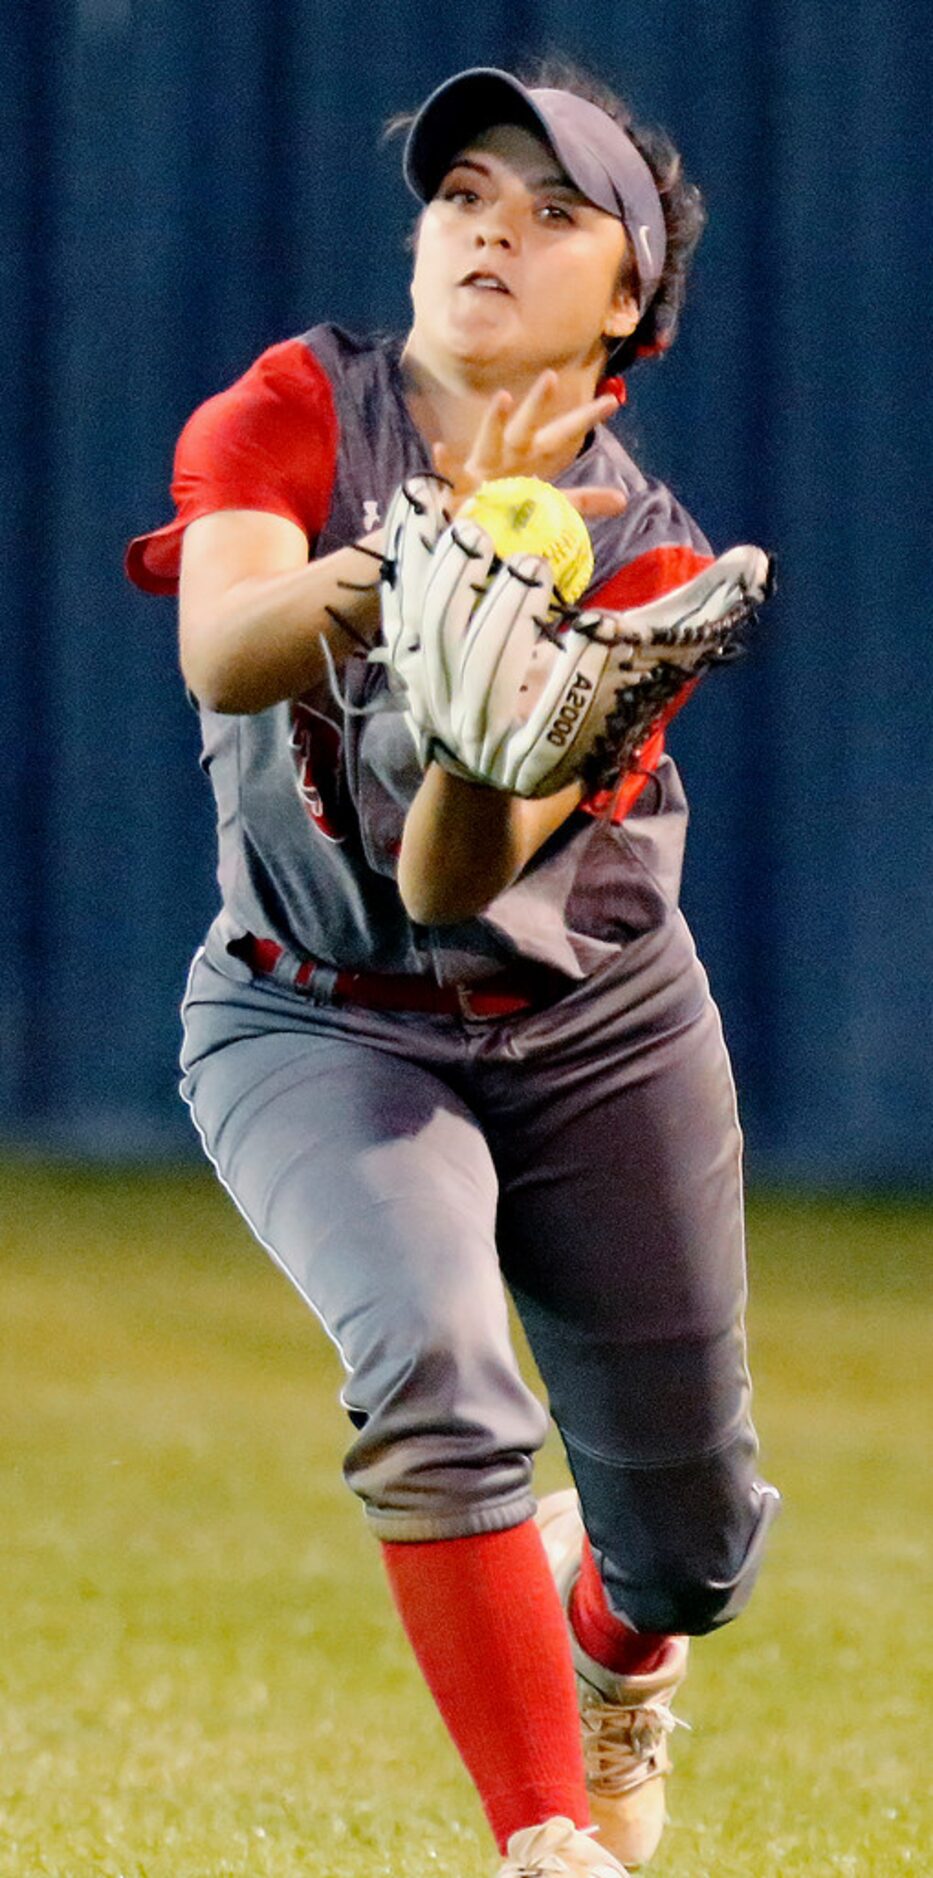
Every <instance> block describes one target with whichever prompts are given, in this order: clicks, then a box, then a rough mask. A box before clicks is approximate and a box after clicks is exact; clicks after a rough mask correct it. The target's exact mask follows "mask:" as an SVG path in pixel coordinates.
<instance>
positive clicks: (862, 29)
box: [0, 0, 933, 1184]
mask: <svg viewBox="0 0 933 1878" xmlns="http://www.w3.org/2000/svg"><path fill="white" fill-rule="evenodd" d="M441 20H442V21H443V26H441V25H440V24H439V22H440V21H441ZM3 31H4V36H5V51H6V55H7V56H6V60H5V66H6V75H5V77H4V82H3V85H2V88H0V96H2V110H3V113H4V119H5V121H4V124H3V129H4V133H5V139H4V143H5V148H6V149H7V150H8V151H17V152H19V153H20V154H19V155H18V156H16V157H15V158H11V159H10V160H8V161H7V163H6V164H5V165H4V174H3V183H2V190H3V196H2V202H3V222H4V227H3V242H2V254H3V268H2V288H3V296H4V303H5V304H4V306H3V330H4V333H5V334H6V336H7V337H6V364H7V367H8V371H7V375H6V385H7V388H6V392H5V396H4V400H3V403H4V416H5V418H6V424H5V426H4V433H3V443H2V450H3V472H4V480H3V488H4V502H3V509H4V518H5V522H6V546H5V583H4V589H5V591H4V627H3V638H4V657H3V660H2V667H0V669H2V685H3V694H2V695H3V712H4V723H5V730H6V734H5V736H4V743H3V748H4V752H5V758H6V791H7V813H6V815H5V817H4V828H5V834H4V840H3V845H2V861H0V869H2V878H0V919H2V922H3V930H2V957H3V968H4V969H3V1011H2V1056H0V1135H2V1137H3V1138H5V1139H6V1140H7V1141H8V1142H23V1141H25V1142H27V1143H29V1144H32V1145H34V1146H37V1147H39V1148H43V1147H48V1148H56V1149H59V1148H65V1149H67V1150H69V1151H76V1152H91V1153H93V1154H99V1155H108V1154H119V1153H127V1152H134V1153H137V1152H141V1153H143V1154H147V1153H156V1152H175V1151H177V1150H178V1149H179V1148H180V1147H181V1146H182V1145H185V1146H186V1145H187V1143H188V1133H187V1122H186V1119H185V1116H184V1114H183V1111H182V1110H181V1108H180V1106H179V1104H178V1102H177V1099H176V1097H175V1094H174V1084H175V1054H176V1047H177V1021H176V1015H175V1012H176V1007H177V1002H178V998H179V995H180V992H181V988H182V985H183V980H184V974H185V968H186V962H187V959H188V956H189V955H190V952H191V951H192V949H193V947H194V945H195V944H196V942H197V940H198V938H199V936H200V933H201V931H202V929H203V927H204V926H205V924H206V922H207V920H208V917H209V914H210V911H211V908H212V905H213V886H212V866H213V860H212V834H211V827H210V815H209V807H208V800H207V789H206V786H205V785H204V784H203V783H202V781H201V778H200V777H199V775H198V773H197V770H196V752H197V740H196V724H195V720H194V718H193V716H192V715H191V713H190V712H189V711H188V709H187V707H186V705H185V703H184V700H183V697H182V691H181V686H180V683H179V681H178V678H177V675H176V669H175V653H174V643H173V619H172V609H171V606H170V604H169V603H168V602H160V601H155V600H148V601H147V600H146V599H144V598H143V597H142V596H141V595H138V594H136V593H134V592H132V591H131V590H130V588H129V587H128V586H126V585H125V584H124V582H123V580H122V576H121V572H120V560H121V553H122V546H123V542H124V539H125V538H126V536H127V535H129V534H131V533H132V532H134V531H136V530H137V529H138V528H140V527H142V526H144V525H146V524H148V523H150V522H154V521H156V520H158V519H161V518H162V516H163V515H164V514H165V513H166V493H165V492H166V485H167V479H168V471H169V464H170V459H171V451H172V445H173V441H174V438H175V435H176V433H177V430H178V428H179V426H180V424H181V422H182V420H183V419H184V417H185V416H186V415H187V413H188V411H189V410H190V409H191V408H192V407H193V406H194V404H195V403H197V402H198V401H199V400H200V399H201V398H203V397H204V396H205V395H207V394H208V393H209V392H211V391H213V390H214V389H216V388H218V387H219V386H220V385H222V384H223V383H225V382H227V381H228V380H229V379H230V378H231V377H233V376H234V375H236V374H237V373H238V372H239V371H240V370H242V369H243V367H244V366H245V365H246V364H247V363H248V362H249V360H250V359H251V358H252V357H253V356H254V355H255V354H256V352H258V351H259V350H260V349H261V347H263V346H264V345H266V344H268V343H269V342H271V341H272V340H274V339H277V338H281V337H284V336H285V335H287V334H289V333H292V332H297V331H300V330H302V329H303V328H305V327H306V326H308V325H309V324H310V323H311V322H312V321H314V320H315V319H318V318H322V317H331V318H336V319H339V320H341V321H342V322H343V323H344V324H345V325H348V326H350V327H351V328H353V327H355V328H365V327H367V326H370V325H373V324H377V325H393V324H399V323H401V322H403V321H404V319H405V312H406V257H405V253H404V239H405V234H406V230H407V227H408V224H409V221H410V217H411V204H410V202H409V200H408V199H407V197H406V195H405V192H404V190H403V188H402V185H401V183H400V180H399V175H398V167H399V156H398V149H397V146H389V147H388V148H386V147H384V146H383V145H382V144H381V141H380V129H381V125H382V123H383V122H384V120H385V119H386V117H387V116H389V115H390V114H391V113H392V112H393V111H397V110H400V109H404V108H406V107H410V106H412V105H413V104H416V103H417V102H418V101H419V100H420V98H421V97H422V96H423V95H424V94H425V92H426V91H427V89H428V88H429V87H430V86H431V85H433V84H434V83H435V82H437V81H438V80H439V79H440V78H442V77H443V76H446V75H447V74H448V72H449V71H451V70H454V69H457V68H459V67H461V66H463V65H466V64H473V63H482V62H496V63H504V64H510V63H514V62H515V61H517V60H519V59H521V58H522V57H523V55H524V54H526V53H527V52H528V51H529V49H533V48H535V47H536V46H543V45H547V44H551V45H554V44H556V45H559V46H562V47H563V48H564V49H566V50H567V51H568V52H569V53H571V54H572V55H575V56H576V57H578V58H581V59H583V60H588V61H589V62H590V63H592V64H593V65H595V66H598V67H599V68H600V70H601V71H602V73H603V74H604V76H605V77H606V78H608V79H609V80H610V81H612V82H614V83H616V84H617V85H619V86H620V87H621V88H623V89H624V90H627V91H628V92H629V93H630V95H631V96H632V98H633V100H634V101H635V102H636V104H637V106H638V107H639V109H640V112H641V114H642V115H643V116H645V117H654V118H657V119H660V121H662V122H665V123H667V125H668V126H669V128H670V129H671V130H672V131H673V132H674V134H675V135H676V136H677V138H678V140H679V141H680V142H681V144H682V147H683V149H684V151H685V155H686V160H687V163H688V167H689V168H690V169H691V170H692V171H693V172H694V173H695V174H696V176H697V177H698V179H699V180H700V181H701V182H702V184H703V185H704V187H705V190H706V193H707V196H708V200H709V206H710V213H711V223H710V228H709V232H708V235H707V237H706V240H705V242H704V246H703V249H702V251H701V259H700V262H699V264H698V267H697V272H696V277H695V287H694V291H693V296H692V303H691V306H690V308H689V312H688V318H687V320H686V323H685V327H684V331H683V335H682V338H681V340H680V341H679V343H678V345H677V347H676V348H675V350H674V352H673V354H672V355H671V357H670V358H669V359H668V360H666V361H665V362H664V364H663V365H661V366H643V367H641V368H639V370H638V371H637V372H636V373H634V374H633V375H632V380H631V385H630V404H629V407H628V412H627V414H626V416H625V420H624V422H625V426H626V434H627V436H628V439H629V440H630V442H631V443H632V445H633V447H634V448H635V450H636V453H638V454H640V455H641V457H642V460H643V461H644V462H645V464H646V466H647V467H649V468H652V469H654V470H656V471H658V472H660V473H661V474H663V475H665V476H667V477H668V478H669V479H670V480H671V481H672V482H673V483H674V485H675V487H676V488H677V489H678V491H679V493H680V494H681V495H682V496H683V497H684V499H685V500H686V501H687V502H688V504H689V505H690V506H691V507H692V508H693V509H694V510H695V512H696V513H697V515H698V517H699V519H700V520H701V522H702V524H703V525H704V527H705V528H706V530H707V532H708V533H709V534H710V536H711V537H712V538H713V540H714V542H715V543H716V544H717V546H725V545H727V544H728V543H729V542H730V541H734V540H738V539H747V538H752V539H756V540H759V541H761V542H764V543H766V544H767V545H769V546H771V547H773V548H775V549H776V550H777V552H778V555H779V557H780V563H781V569H782V578H781V591H780V597H779V600H778V601H777V602H776V603H775V605H774V607H773V610H772V611H771V612H770V613H769V616H768V623H767V626H766V627H764V626H763V628H762V632H761V636H760V639H759V641H758V643H757V646H756V648H755V651H754V653H753V655H752V656H751V657H750V658H749V660H748V661H747V663H746V664H745V666H744V667H743V668H741V669H739V670H736V671H734V672H732V673H730V674H729V675H727V676H724V677H723V678H722V679H721V680H717V681H716V682H713V681H710V683H709V685H708V687H707V688H706V689H705V691H704V692H703V693H701V696H700V697H699V698H698V699H697V700H696V701H695V703H694V704H692V705H691V707H690V710H689V711H688V712H687V713H686V715H685V717H684V718H683V719H682V720H681V723H680V724H679V725H678V727H677V729H676V733H675V736H674V739H673V746H674V750H675V754H676V755H677V756H678V757H679V759H680V761H681V763H682V767H683V769H684V772H685V774H686V778H687V781H688V785H689V788H690V792H691V797H692V801H693V808H694V826H693V831H692V838H691V849H690V861H689V868H688V874H687V880H686V887H685V900H686V905H687V908H688V911H689V913H690V916H691V918H692V920H693V923H694V925H695V928H696V930H697V933H698V935H699V938H700V942H701V946H702V950H703V953H704V956H705V958H706V960H707V962H708V965H709V969H710V972H711V976H712V979H713V983H714V987H715V989H716V992H717V994H718V997H719V999H720V1002H721V1004H722V1006H723V1010H724V1013H725V1018H726V1024H727V1030H728V1033H729V1037H730V1040H731V1044H732V1049H733V1053H734V1057H735V1061H736V1066H737V1072H738V1079H739V1084H740V1089H741V1094H742V1104H743V1112H744V1118H745V1123H746V1129H747V1134H748V1139H749V1148H750V1155H751V1161H752V1166H753V1168H754V1169H755V1170H756V1171H757V1172H759V1173H760V1174H762V1175H765V1176H767V1177H769V1178H779V1179H793V1180H797V1179H803V1180H813V1181H818V1182H821V1183H838V1184H842V1183H859V1184H871V1183H882V1182H886V1183H897V1182H904V1183H927V1182H928V1181H929V1178H930V1144H931V1140H933V1091H931V1063H933V1050H931V1042H933V1039H931V995H930V988H931V985H933V920H931V912H930V907H931V888H930V881H931V877H933V841H931V808H933V761H931V758H933V748H931V745H933V730H931V726H933V684H931V651H930V647H931V631H933V623H931V617H930V613H931V606H930V592H931V583H930V569H929V554H928V552H927V547H928V537H927V536H926V534H921V515H922V512H923V508H924V506H925V505H928V498H929V489H930V486H931V481H933V477H931V463H930V437H931V434H933V424H931V412H930V376H929V371H928V369H927V367H928V358H929V340H928V337H925V335H928V332H929V325H928V316H929V305H930V300H931V284H933V283H931V280H930V242H929V204H930V201H931V176H930V169H931V143H930V137H929V126H930V122H931V96H930V93H931V86H930V65H931V52H930V46H931V34H930V28H929V9H928V7H927V5H926V4H925V0H905V3H904V4H902V5H901V6H899V7H897V8H893V9H892V8H891V7H890V6H889V5H884V6H883V5H881V4H880V0H848V3H844V0H838V4H836V3H833V0H745V4H739V0H723V3H722V4H717V5H715V6H696V5H688V4H686V0H684V3H683V4H675V0H657V3H656V4H654V5H652V6H650V7H645V6H644V5H635V4H633V3H632V0H603V3H602V4H600V3H599V0H593V4H591V5H590V6H589V7H588V8H587V9H586V11H585V19H584V15H583V13H582V12H581V9H579V8H578V7H571V6H570V5H550V6H548V5H541V6H534V5H527V4H526V5H522V4H516V3H515V0H512V3H511V4H510V5H508V6H505V5H502V6H496V5H493V4H488V3H487V4H482V0H480V4H474V5H473V6H471V7H470V8H451V9H449V10H448V9H438V8H437V7H436V6H435V5H434V4H430V5H429V4H427V0H416V4H409V5H404V6H401V7H392V8H387V7H385V6H384V5H378V4H367V0H357V4H356V5H354V6H352V7H350V6H344V5H343V4H336V3H335V4H332V5H323V4H312V3H311V0H281V3H280V4H269V0H239V3H238V4H235V3H234V0H227V3H226V4H221V5H220V6H218V7H198V6H189V5H183V4H181V3H180V0H179V3H178V4H176V5H171V4H169V0H81V3H80V4H79V3H78V0H75V3H73V4H71V5H64V4H63V5H59V6H53V5H51V4H48V0H33V4H31V5H30V6H29V7H18V8H12V9H8V18H7V22H6V24H5V26H4V29H3Z"/></svg>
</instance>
